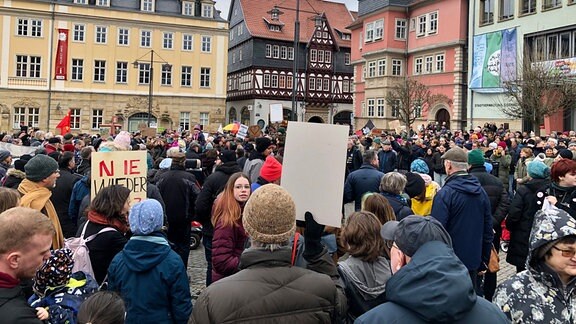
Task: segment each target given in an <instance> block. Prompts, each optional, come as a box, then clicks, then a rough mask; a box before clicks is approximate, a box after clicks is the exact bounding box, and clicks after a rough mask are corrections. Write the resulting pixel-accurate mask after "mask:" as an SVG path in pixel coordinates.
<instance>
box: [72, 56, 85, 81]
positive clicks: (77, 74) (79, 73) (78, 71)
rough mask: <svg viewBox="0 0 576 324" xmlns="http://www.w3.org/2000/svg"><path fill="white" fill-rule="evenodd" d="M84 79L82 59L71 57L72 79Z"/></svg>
mask: <svg viewBox="0 0 576 324" xmlns="http://www.w3.org/2000/svg"><path fill="white" fill-rule="evenodd" d="M83 79H84V60H83V59H72V75H71V80H72V81H82V80H83Z"/></svg>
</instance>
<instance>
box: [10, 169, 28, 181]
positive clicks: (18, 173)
mask: <svg viewBox="0 0 576 324" xmlns="http://www.w3.org/2000/svg"><path fill="white" fill-rule="evenodd" d="M6 176H12V177H15V178H18V179H26V173H24V172H22V171H20V170H18V169H14V168H11V169H8V171H6Z"/></svg>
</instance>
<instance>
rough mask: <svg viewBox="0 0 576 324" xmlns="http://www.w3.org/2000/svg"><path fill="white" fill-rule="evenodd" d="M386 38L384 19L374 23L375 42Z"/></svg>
mask: <svg viewBox="0 0 576 324" xmlns="http://www.w3.org/2000/svg"><path fill="white" fill-rule="evenodd" d="M383 36H384V19H380V20H376V21H375V22H374V40H377V39H382V37H383Z"/></svg>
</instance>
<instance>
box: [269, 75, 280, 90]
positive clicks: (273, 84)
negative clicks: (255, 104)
mask: <svg viewBox="0 0 576 324" xmlns="http://www.w3.org/2000/svg"><path fill="white" fill-rule="evenodd" d="M270 87H271V88H278V74H272V76H271V77H270Z"/></svg>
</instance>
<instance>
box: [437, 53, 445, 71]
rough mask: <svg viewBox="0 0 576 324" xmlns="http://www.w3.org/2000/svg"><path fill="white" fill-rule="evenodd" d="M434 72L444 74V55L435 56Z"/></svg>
mask: <svg viewBox="0 0 576 324" xmlns="http://www.w3.org/2000/svg"><path fill="white" fill-rule="evenodd" d="M436 72H444V54H436Z"/></svg>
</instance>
